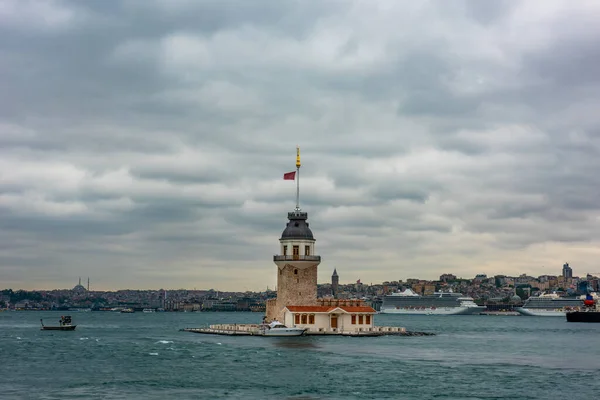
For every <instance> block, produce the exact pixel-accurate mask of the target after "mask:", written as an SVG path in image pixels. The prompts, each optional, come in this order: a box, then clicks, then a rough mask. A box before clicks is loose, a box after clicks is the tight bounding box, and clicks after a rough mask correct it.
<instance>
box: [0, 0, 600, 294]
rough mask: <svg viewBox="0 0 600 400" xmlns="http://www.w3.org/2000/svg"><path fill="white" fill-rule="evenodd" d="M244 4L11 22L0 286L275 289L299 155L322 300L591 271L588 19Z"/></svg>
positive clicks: (591, 50) (42, 9) (7, 28)
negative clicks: (389, 286) (335, 280)
mask: <svg viewBox="0 0 600 400" xmlns="http://www.w3.org/2000/svg"><path fill="white" fill-rule="evenodd" d="M242 3H243V4H242ZM242 3H240V2H237V1H222V2H218V3H217V2H199V1H189V0H177V1H169V2H163V1H125V2H121V3H114V2H105V1H88V2H76V1H51V2H44V3H40V2H34V1H24V0H23V1H16V0H15V1H6V2H5V6H4V11H3V13H1V14H0V92H1V93H2V95H0V239H1V243H2V244H1V245H0V268H1V271H2V284H3V285H4V286H12V287H24V288H42V287H56V286H59V287H60V286H65V285H66V286H70V285H71V283H69V282H74V280H75V277H77V276H80V275H81V276H90V277H91V280H92V282H94V283H95V285H96V287H98V288H123V287H134V288H146V287H168V288H176V287H207V288H208V287H214V288H219V287H220V288H223V289H224V288H231V289H239V290H245V289H263V288H265V287H266V286H267V285H269V286H270V287H274V286H275V275H274V274H273V271H274V266H273V264H272V262H271V257H272V255H273V253H275V252H277V251H278V248H279V247H278V241H277V240H278V238H279V235H280V233H281V231H282V230H283V228H284V226H285V222H286V219H285V217H286V213H287V211H289V210H291V209H292V208H293V206H294V202H295V198H294V195H295V184H294V182H290V181H283V180H282V179H281V178H282V174H283V173H284V172H288V171H291V170H293V168H294V164H293V163H294V152H295V150H294V147H295V146H296V145H297V144H299V145H300V146H301V148H302V156H303V164H304V166H303V169H302V172H301V203H302V204H301V205H302V207H303V208H304V209H305V210H306V211H308V212H309V222H310V223H311V228H312V229H313V231H314V233H315V236H316V238H317V249H318V251H319V252H320V253H321V255H322V256H323V260H324V261H323V264H322V267H321V272H320V280H322V281H323V280H327V279H329V278H328V276H329V275H330V273H331V271H332V270H333V268H334V267H336V268H337V269H338V272H339V273H340V274H341V276H342V281H355V280H356V279H358V278H361V279H362V280H363V281H373V282H377V281H381V280H389V279H403V278H408V277H416V276H420V277H424V278H434V277H436V276H437V275H439V274H440V273H443V272H454V273H456V274H458V275H461V276H471V275H474V274H475V273H479V272H486V273H488V274H493V273H521V272H528V273H532V274H535V273H548V272H549V271H548V268H550V267H549V266H554V267H555V268H554V269H553V270H552V272H554V273H558V271H559V268H560V266H561V265H562V262H564V260H569V261H571V264H572V265H573V267H574V268H575V272H578V273H583V271H585V270H588V269H590V268H589V267H591V266H593V265H594V263H595V258H594V257H593V254H594V249H595V248H596V247H597V244H598V241H599V240H600V230H599V229H598V228H597V221H598V215H599V207H598V205H597V201H596V199H597V198H598V195H599V194H600V193H598V189H597V188H598V187H600V178H599V177H598V175H597V174H596V173H595V171H597V170H598V169H600V165H599V161H598V160H599V159H600V158H599V157H598V154H599V150H600V149H599V145H598V140H597V138H598V134H599V132H600V121H599V120H598V117H597V116H596V115H597V112H596V110H597V108H598V106H599V105H600V104H599V103H600V101H599V98H598V93H599V89H600V82H599V81H598V76H597V74H596V73H595V70H594V66H595V65H596V64H597V60H599V59H600V54H599V53H598V50H597V47H598V46H596V45H595V42H596V41H597V40H596V39H597V37H598V34H599V33H600V32H599V31H598V28H596V24H595V23H592V22H594V20H593V16H594V15H596V14H597V12H598V5H596V4H595V3H594V2H578V3H576V4H573V3H571V2H567V1H558V0H557V1H545V2H543V4H542V2H526V3H523V4H521V3H514V2H510V1H496V2H493V4H492V3H488V2H479V1H469V0H465V1H463V2H455V3H453V4H452V6H450V5H447V4H442V3H439V4H438V3H419V2H410V3H409V2H406V3H403V4H398V3H397V2H393V1H385V0H382V1H379V2H377V3H376V6H374V4H373V2H364V1H359V0H357V1H352V2H345V3H344V4H342V3H339V2H336V1H303V2H281V1H267V0H264V1H255V2H248V3H246V2H242ZM543 266H545V268H544V267H543ZM592 269H593V268H592Z"/></svg>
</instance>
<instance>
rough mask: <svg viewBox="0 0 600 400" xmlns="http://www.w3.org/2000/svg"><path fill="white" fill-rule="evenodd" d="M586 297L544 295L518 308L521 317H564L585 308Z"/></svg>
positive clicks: (531, 298) (528, 300)
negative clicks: (568, 313)
mask: <svg viewBox="0 0 600 400" xmlns="http://www.w3.org/2000/svg"><path fill="white" fill-rule="evenodd" d="M584 298H585V296H579V297H576V296H571V297H561V296H559V295H558V294H556V293H543V294H541V295H539V296H535V297H530V298H528V299H527V300H525V303H523V306H522V307H516V308H515V311H517V312H518V313H519V314H521V315H525V316H528V317H562V318H564V317H565V315H566V314H567V312H570V311H579V310H580V309H582V308H583V305H584V304H583V301H584Z"/></svg>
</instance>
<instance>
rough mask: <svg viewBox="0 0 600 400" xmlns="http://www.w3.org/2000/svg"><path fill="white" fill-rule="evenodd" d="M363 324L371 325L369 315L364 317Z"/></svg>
mask: <svg viewBox="0 0 600 400" xmlns="http://www.w3.org/2000/svg"><path fill="white" fill-rule="evenodd" d="M365 324H367V325H371V316H370V315H365Z"/></svg>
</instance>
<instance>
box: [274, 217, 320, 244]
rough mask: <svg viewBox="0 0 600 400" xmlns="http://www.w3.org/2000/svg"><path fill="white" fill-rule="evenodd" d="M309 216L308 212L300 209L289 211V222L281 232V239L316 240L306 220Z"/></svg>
mask: <svg viewBox="0 0 600 400" xmlns="http://www.w3.org/2000/svg"><path fill="white" fill-rule="evenodd" d="M307 218H308V214H307V213H305V212H302V211H299V210H296V211H292V212H289V213H288V219H289V222H288V223H287V225H286V227H285V229H284V230H283V233H282V234H281V239H299V240H315V238H314V237H313V233H312V231H311V230H310V228H309V227H308V222H306V219H307Z"/></svg>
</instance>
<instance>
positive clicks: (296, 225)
mask: <svg viewBox="0 0 600 400" xmlns="http://www.w3.org/2000/svg"><path fill="white" fill-rule="evenodd" d="M283 178H284V179H295V180H296V208H295V209H294V211H292V212H289V213H288V223H287V225H286V227H285V229H284V230H283V233H282V234H281V238H280V239H279V254H277V255H275V256H273V261H274V262H275V264H276V265H277V299H271V300H269V301H268V302H267V315H266V317H267V319H268V320H272V319H275V318H277V319H278V320H282V319H283V308H284V307H286V306H290V305H294V306H314V305H316V304H317V268H318V266H319V264H320V263H321V257H320V256H318V255H316V254H315V238H314V237H313V233H312V231H311V230H310V228H309V227H308V222H306V220H307V219H308V214H307V213H306V212H304V211H302V210H301V209H300V148H298V147H297V148H296V171H295V172H290V173H287V174H284V176H283Z"/></svg>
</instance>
